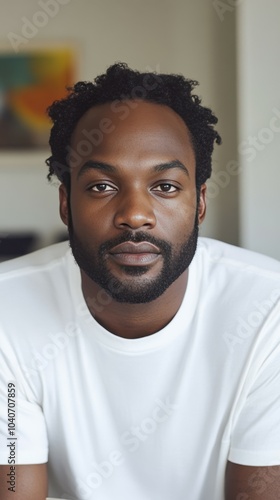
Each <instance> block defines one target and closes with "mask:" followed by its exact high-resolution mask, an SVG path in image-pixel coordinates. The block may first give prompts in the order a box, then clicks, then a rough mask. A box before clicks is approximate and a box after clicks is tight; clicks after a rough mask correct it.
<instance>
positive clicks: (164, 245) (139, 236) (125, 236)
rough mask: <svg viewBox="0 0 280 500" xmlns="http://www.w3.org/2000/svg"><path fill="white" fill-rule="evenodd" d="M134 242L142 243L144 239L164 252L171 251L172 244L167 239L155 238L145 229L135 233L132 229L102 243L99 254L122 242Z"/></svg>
mask: <svg viewBox="0 0 280 500" xmlns="http://www.w3.org/2000/svg"><path fill="white" fill-rule="evenodd" d="M128 241H130V242H132V243H141V242H143V241H147V242H148V243H152V244H153V245H155V246H156V247H158V248H159V249H160V251H161V253H163V254H168V253H170V252H171V245H170V243H168V242H167V241H164V240H160V239H159V238H155V237H154V236H152V235H150V234H148V233H145V232H144V231H139V232H137V233H133V232H131V231H125V232H124V233H122V234H121V235H120V236H118V237H117V238H114V239H111V240H108V241H105V243H102V245H100V248H99V252H98V253H99V254H100V255H103V254H104V253H107V252H109V251H110V250H111V249H112V248H114V247H115V246H116V245H120V244H121V243H126V242H128Z"/></svg>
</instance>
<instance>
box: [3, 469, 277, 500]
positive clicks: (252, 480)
mask: <svg viewBox="0 0 280 500" xmlns="http://www.w3.org/2000/svg"><path fill="white" fill-rule="evenodd" d="M278 499H280V466H278V465H277V466H269V467H251V466H250V467H249V466H246V465H239V464H234V463H232V462H228V463H227V469H226V482H225V500H278ZM0 500H1V499H0Z"/></svg>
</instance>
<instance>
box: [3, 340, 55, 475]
mask: <svg viewBox="0 0 280 500" xmlns="http://www.w3.org/2000/svg"><path fill="white" fill-rule="evenodd" d="M0 338H1V342H0V464H1V465H6V464H10V465H11V464H13V462H12V463H11V462H9V460H13V459H15V461H16V464H39V463H46V462H47V461H48V440H47V432H46V425H45V419H44V415H43V412H42V408H41V405H40V402H39V401H38V400H36V395H35V394H34V391H32V389H31V388H30V387H29V386H28V381H26V380H25V378H24V372H23V371H22V370H21V367H20V363H19V362H18V358H17V356H16V354H15V353H14V352H13V351H12V349H11V346H10V345H9V343H8V342H7V341H6V340H5V337H4V336H3V335H1V332H0ZM14 388H15V392H14V390H13V389H14Z"/></svg>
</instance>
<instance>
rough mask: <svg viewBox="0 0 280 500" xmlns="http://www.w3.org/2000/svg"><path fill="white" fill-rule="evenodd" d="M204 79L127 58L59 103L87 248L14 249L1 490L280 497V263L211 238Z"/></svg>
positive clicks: (237, 499) (56, 158) (76, 233)
mask: <svg viewBox="0 0 280 500" xmlns="http://www.w3.org/2000/svg"><path fill="white" fill-rule="evenodd" d="M195 85H196V82H193V81H191V80H186V79H184V78H183V77H182V76H178V75H177V76H176V75H159V74H149V73H147V74H146V73H139V72H136V71H132V70H130V69H129V68H128V67H127V66H126V65H124V64H116V65H113V66H112V67H110V68H109V69H108V71H107V72H106V74H104V75H101V76H99V77H98V78H97V79H96V80H95V82H94V83H85V82H80V83H78V84H77V85H76V86H75V87H74V88H73V89H72V91H71V92H70V93H69V95H68V97H67V98H66V99H64V100H62V101H59V102H56V103H54V104H53V106H51V107H50V110H49V114H50V116H51V118H52V120H53V122H54V125H53V129H52V132H51V138H50V146H51V150H52V156H51V157H50V158H49V159H48V161H47V163H48V165H49V169H50V170H49V178H52V176H53V175H56V176H57V177H58V179H59V180H60V182H61V185H60V188H59V193H60V214H61V218H62V220H63V222H64V223H65V224H66V225H67V227H68V231H69V240H70V246H71V250H70V249H68V244H67V243H66V244H65V243H62V244H58V245H55V246H53V247H49V248H47V249H44V250H41V251H39V252H36V253H34V254H31V255H29V256H26V257H22V258H20V259H17V260H15V261H11V262H7V263H4V264H2V266H1V281H0V290H1V305H0V307H1V315H0V318H1V319H0V329H1V339H0V342H1V344H0V345H1V370H2V374H1V416H0V419H1V420H0V423H1V433H2V438H1V439H2V441H1V446H2V447H1V451H0V459H1V463H2V464H3V465H2V466H1V493H0V500H8V499H14V500H18V499H20V500H41V499H44V498H45V497H46V496H47V494H49V495H50V496H56V497H60V498H68V499H78V500H87V499H88V500H93V499H94V500H96V499H97V500H112V499H115V500H120V499H122V500H123V499H129V500H130V499H133V500H173V499H174V500H186V499H189V500H209V499H210V500H222V499H226V500H233V499H234V500H247V499H248V500H249V499H250V500H255V499H258V500H261V499H262V500H264V499H265V500H272V499H273V500H274V499H276V498H280V493H279V492H280V468H279V464H280V396H279V390H280V342H279V333H280V332H279V325H280V322H279V311H280V309H279V307H280V304H279V296H280V285H279V279H280V264H279V263H278V262H276V261H274V260H272V259H269V258H267V257H264V256H260V255H258V254H255V253H253V252H249V251H245V250H241V249H238V248H235V247H232V246H230V245H227V244H224V243H221V242H217V241H214V240H210V239H207V238H199V239H198V226H199V224H201V222H202V221H203V219H204V217H205V210H206V206H205V194H206V185H205V182H206V180H207V179H208V178H209V176H210V173H211V155H212V151H213V145H214V142H215V141H216V142H218V143H219V142H220V136H219V135H218V133H217V132H216V131H215V129H214V125H215V123H216V122H217V120H216V118H215V117H214V115H213V114H212V112H211V111H210V110H209V109H207V108H204V107H202V106H201V104H200V99H199V98H198V97H197V96H195V95H192V91H193V88H194V87H195ZM74 259H75V260H74ZM8 401H9V403H8ZM9 405H10V406H9ZM14 410H15V413H13V411H14ZM7 415H8V417H9V418H7ZM14 416H15V418H13V417H14ZM14 422H15V425H14ZM12 433H14V434H12ZM15 464H17V465H16V466H15ZM11 468H12V469H11ZM47 485H48V486H47ZM12 488H14V491H12Z"/></svg>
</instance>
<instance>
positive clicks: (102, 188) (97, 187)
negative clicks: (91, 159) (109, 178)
mask: <svg viewBox="0 0 280 500" xmlns="http://www.w3.org/2000/svg"><path fill="white" fill-rule="evenodd" d="M90 191H95V192H96V193H104V192H108V191H115V188H113V187H112V186H110V184H104V183H100V184H94V186H91V188H90Z"/></svg>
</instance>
